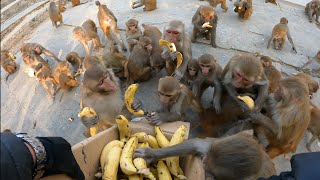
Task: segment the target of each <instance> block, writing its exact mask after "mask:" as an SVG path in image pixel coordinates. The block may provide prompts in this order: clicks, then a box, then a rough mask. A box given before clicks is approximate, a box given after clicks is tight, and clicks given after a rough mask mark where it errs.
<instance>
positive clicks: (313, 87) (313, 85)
mask: <svg viewBox="0 0 320 180" xmlns="http://www.w3.org/2000/svg"><path fill="white" fill-rule="evenodd" d="M294 77H297V78H301V79H302V80H303V82H305V83H306V84H307V85H308V89H309V94H310V95H311V96H312V95H313V93H316V92H317V91H318V89H319V84H318V82H317V81H316V80H313V79H312V78H311V77H310V76H309V75H308V74H306V73H298V74H296V75H294Z"/></svg>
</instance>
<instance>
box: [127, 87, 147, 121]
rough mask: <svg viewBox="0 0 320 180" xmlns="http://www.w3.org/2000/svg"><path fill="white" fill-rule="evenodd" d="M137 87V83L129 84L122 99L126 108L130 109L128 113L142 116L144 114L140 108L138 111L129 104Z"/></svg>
mask: <svg viewBox="0 0 320 180" xmlns="http://www.w3.org/2000/svg"><path fill="white" fill-rule="evenodd" d="M138 87H139V86H138V84H131V85H130V86H129V87H128V89H127V90H126V92H125V94H124V101H125V104H126V107H127V109H128V110H129V111H130V113H132V114H133V115H136V116H143V115H144V111H143V110H141V109H140V110H138V111H135V110H133V109H132V107H131V104H132V103H133V101H134V95H135V93H136V91H137V90H138Z"/></svg>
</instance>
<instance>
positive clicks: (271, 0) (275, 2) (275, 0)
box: [265, 0, 277, 5]
mask: <svg viewBox="0 0 320 180" xmlns="http://www.w3.org/2000/svg"><path fill="white" fill-rule="evenodd" d="M265 2H266V3H268V2H269V3H272V4H275V5H277V0H265Z"/></svg>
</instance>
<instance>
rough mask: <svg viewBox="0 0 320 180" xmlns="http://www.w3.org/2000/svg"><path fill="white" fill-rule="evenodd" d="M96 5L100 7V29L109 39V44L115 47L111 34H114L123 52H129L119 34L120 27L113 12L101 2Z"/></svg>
mask: <svg viewBox="0 0 320 180" xmlns="http://www.w3.org/2000/svg"><path fill="white" fill-rule="evenodd" d="M96 5H97V6H98V7H99V11H98V20H99V24H100V27H101V29H102V31H103V32H104V34H105V35H106V36H107V38H108V39H109V44H110V45H113V44H115V42H114V40H113V37H112V35H111V33H114V34H115V35H116V37H117V39H118V41H119V43H120V46H121V48H122V50H123V51H127V48H126V47H125V46H124V44H123V42H122V39H121V36H120V34H119V30H118V25H117V21H118V20H117V18H116V17H115V16H114V14H113V13H112V11H111V10H110V9H108V8H107V6H106V5H105V4H104V5H102V4H100V2H99V1H96Z"/></svg>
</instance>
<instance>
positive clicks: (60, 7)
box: [58, 0, 66, 13]
mask: <svg viewBox="0 0 320 180" xmlns="http://www.w3.org/2000/svg"><path fill="white" fill-rule="evenodd" d="M65 6H66V2H64V1H61V0H60V1H59V2H58V9H59V12H61V13H62V12H64V11H65V10H66V7H65Z"/></svg>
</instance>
